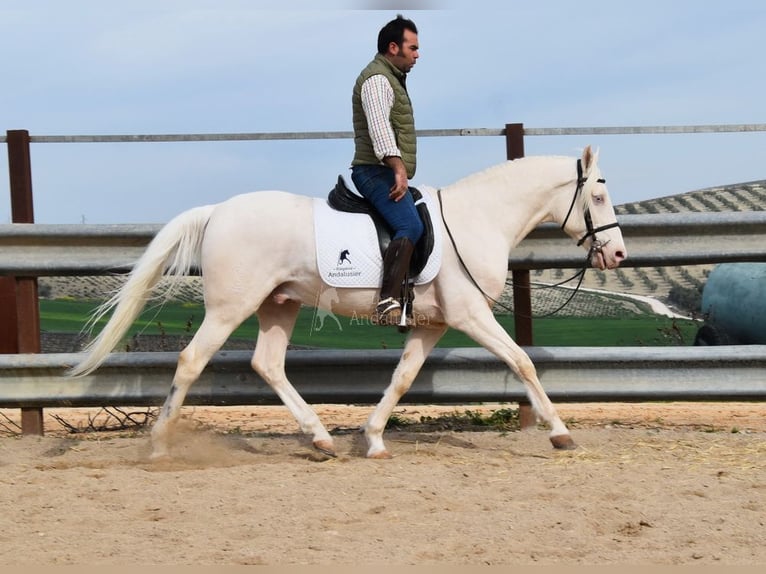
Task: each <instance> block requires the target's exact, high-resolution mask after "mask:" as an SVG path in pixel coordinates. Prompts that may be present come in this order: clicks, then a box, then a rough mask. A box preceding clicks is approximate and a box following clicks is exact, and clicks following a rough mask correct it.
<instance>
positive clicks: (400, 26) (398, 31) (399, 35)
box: [378, 14, 418, 54]
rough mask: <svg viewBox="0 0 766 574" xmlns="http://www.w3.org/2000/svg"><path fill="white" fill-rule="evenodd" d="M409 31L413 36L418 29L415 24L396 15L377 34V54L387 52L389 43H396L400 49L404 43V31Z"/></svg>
mask: <svg viewBox="0 0 766 574" xmlns="http://www.w3.org/2000/svg"><path fill="white" fill-rule="evenodd" d="M405 30H409V31H410V32H412V33H413V34H417V33H418V28H417V26H415V22H413V21H412V20H408V19H407V18H405V17H404V16H402V15H401V14H397V15H396V18H394V19H393V20H391V21H390V22H389V23H388V24H386V25H385V26H383V27H382V28H381V29H380V32H378V53H379V54H385V53H386V52H388V45H389V44H390V43H391V42H396V44H397V45H398V46H400V47H401V45H402V42H403V41H404V31H405Z"/></svg>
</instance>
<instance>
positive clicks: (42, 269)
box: [0, 211, 766, 276]
mask: <svg viewBox="0 0 766 574" xmlns="http://www.w3.org/2000/svg"><path fill="white" fill-rule="evenodd" d="M619 221H620V226H621V228H622V232H623V236H624V237H625V242H626V244H627V245H628V246H629V253H628V259H627V260H626V261H625V262H624V264H623V265H624V266H625V267H642V266H662V265H697V264H705V263H723V262H729V261H764V260H766V212H763V211H755V212H745V211H741V212H733V213H672V214H670V213H668V214H632V215H621V216H620V217H619ZM160 227H161V226H160V225H154V224H142V225H131V224H125V225H85V224H82V225H78V224H74V225H42V224H25V223H15V224H14V223H10V224H3V225H0V275H22V276H23V275H29V276H55V275H61V276H66V275H104V274H107V273H114V272H125V271H128V270H129V269H130V267H131V265H132V264H133V263H134V262H135V261H136V259H138V257H139V256H140V255H141V254H142V253H143V251H144V249H145V248H146V245H147V244H148V243H149V241H151V239H152V237H154V235H155V234H156V233H157V231H158V230H159V229H160ZM584 260H585V252H584V251H583V250H582V249H581V248H578V247H576V246H575V245H573V244H572V241H571V240H570V239H569V238H567V237H566V236H565V235H564V234H563V233H562V232H561V230H560V229H559V227H558V226H557V225H553V224H545V225H541V226H539V227H538V228H537V229H535V230H534V231H533V232H532V233H531V234H530V235H529V236H528V237H527V238H526V239H524V240H523V241H522V242H521V243H520V244H519V245H518V246H517V247H516V248H515V249H514V250H513V252H512V253H511V257H510V260H509V269H511V270H512V269H555V268H561V269H572V268H577V267H580V266H581V265H582V264H583V262H584Z"/></svg>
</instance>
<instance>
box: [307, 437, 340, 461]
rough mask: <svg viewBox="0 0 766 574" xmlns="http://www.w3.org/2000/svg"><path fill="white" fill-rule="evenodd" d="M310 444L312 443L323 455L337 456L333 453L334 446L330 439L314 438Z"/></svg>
mask: <svg viewBox="0 0 766 574" xmlns="http://www.w3.org/2000/svg"><path fill="white" fill-rule="evenodd" d="M312 444H313V445H314V448H315V449H317V450H318V451H319V452H321V453H322V454H324V455H327V456H331V457H332V458H336V457H337V456H338V455H337V454H335V446H334V445H333V444H332V441H329V440H315V441H314V442H313V443H312Z"/></svg>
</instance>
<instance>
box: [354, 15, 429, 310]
mask: <svg viewBox="0 0 766 574" xmlns="http://www.w3.org/2000/svg"><path fill="white" fill-rule="evenodd" d="M418 56H419V54H418V29H417V27H416V26H415V23H414V22H413V21H412V20H408V19H406V18H404V17H403V16H402V15H401V14H398V15H397V17H396V18H395V19H394V20H391V21H390V22H389V23H388V24H386V25H385V26H383V28H382V29H381V30H380V32H379V33H378V53H377V54H376V55H375V57H374V58H373V60H372V61H371V62H370V63H369V64H368V65H367V67H365V68H364V69H363V70H362V72H361V73H360V74H359V77H358V78H357V79H356V83H355V84H354V91H353V95H352V98H351V103H352V107H353V122H354V146H355V153H354V159H353V161H352V162H351V180H352V181H353V182H354V185H355V186H356V188H357V190H359V193H360V194H362V196H363V197H365V198H366V199H367V200H368V201H369V202H370V203H371V204H372V205H373V206H374V207H375V209H376V210H377V211H378V212H379V213H380V215H381V216H382V217H383V219H385V220H386V222H387V223H388V224H389V225H390V226H391V228H392V230H393V237H392V241H391V243H390V244H389V246H388V248H387V249H386V252H385V254H384V257H383V281H382V284H381V288H380V300H379V302H378V304H377V306H376V308H375V315H376V317H375V318H376V322H378V323H380V324H394V323H397V322H398V321H399V317H400V316H401V305H400V303H399V294H400V291H401V285H402V282H403V280H404V277H405V275H406V273H407V270H408V268H409V265H410V258H411V257H412V252H413V249H414V248H415V244H416V243H417V241H418V239H420V236H421V235H422V234H423V223H422V222H421V220H420V217H419V216H418V212H417V209H416V207H415V202H414V200H413V198H412V193H411V192H410V188H409V180H410V179H412V177H413V176H414V175H415V163H416V162H415V156H416V138H415V118H414V115H413V111H412V103H411V102H410V98H409V95H408V94H407V86H406V79H407V73H408V72H409V71H410V70H411V69H412V67H413V66H414V65H415V60H417V59H418Z"/></svg>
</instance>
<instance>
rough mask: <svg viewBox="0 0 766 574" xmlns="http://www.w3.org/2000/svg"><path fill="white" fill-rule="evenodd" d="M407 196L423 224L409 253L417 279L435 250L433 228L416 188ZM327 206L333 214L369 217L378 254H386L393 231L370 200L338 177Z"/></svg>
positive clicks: (411, 269)
mask: <svg viewBox="0 0 766 574" xmlns="http://www.w3.org/2000/svg"><path fill="white" fill-rule="evenodd" d="M410 193H412V197H413V199H414V200H415V207H416V209H417V210H418V213H419V214H420V219H421V221H422V222H423V235H422V236H421V237H420V239H419V240H418V242H417V243H416V244H415V250H414V251H413V253H412V259H411V261H410V271H409V276H410V277H417V276H418V275H419V274H420V272H421V271H423V268H424V267H425V266H426V263H427V262H428V258H429V257H430V256H431V252H432V251H433V249H434V227H433V222H432V221H431V214H430V212H429V211H428V207H426V204H425V202H424V201H422V199H423V194H422V193H421V192H420V190H419V189H417V188H415V187H410ZM327 203H328V205H329V206H330V207H332V208H333V209H335V210H336V211H344V212H346V213H365V214H367V215H369V216H370V218H371V219H372V222H373V223H374V224H375V231H376V232H377V234H378V244H379V246H380V254H381V255H383V254H385V252H386V248H388V244H389V243H391V237H392V236H393V230H392V229H391V227H390V226H389V225H388V223H386V220H385V219H383V218H382V217H381V216H380V214H378V212H377V210H376V209H375V208H374V207H373V205H372V204H371V203H370V202H369V201H367V200H366V199H365V198H364V197H362V196H361V195H359V194H358V193H356V192H354V191H351V190H350V189H349V188H348V186H347V185H346V182H345V181H344V180H343V176H341V175H339V176H338V182H337V183H336V184H335V187H334V188H332V189H331V190H330V193H329V195H328V196H327Z"/></svg>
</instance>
